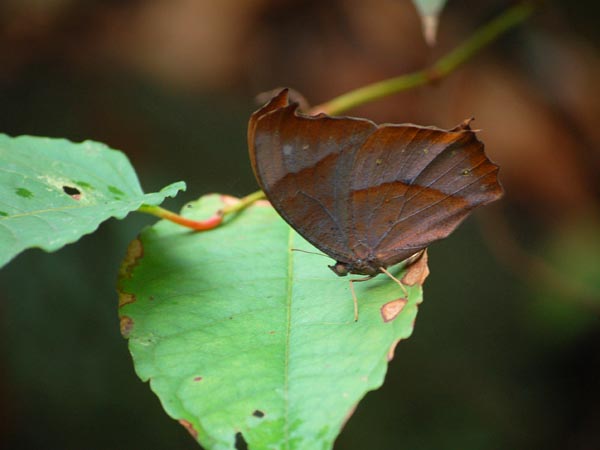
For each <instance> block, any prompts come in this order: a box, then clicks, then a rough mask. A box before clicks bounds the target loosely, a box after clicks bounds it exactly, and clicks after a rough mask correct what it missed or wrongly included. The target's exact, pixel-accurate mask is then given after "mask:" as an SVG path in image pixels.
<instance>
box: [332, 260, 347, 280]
mask: <svg viewBox="0 0 600 450" xmlns="http://www.w3.org/2000/svg"><path fill="white" fill-rule="evenodd" d="M328 267H329V268H330V269H331V270H333V271H334V273H335V274H336V275H337V276H339V277H345V276H346V275H348V266H347V265H346V264H344V263H341V262H337V263H335V265H333V266H328Z"/></svg>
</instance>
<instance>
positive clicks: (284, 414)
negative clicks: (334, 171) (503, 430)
mask: <svg viewBox="0 0 600 450" xmlns="http://www.w3.org/2000/svg"><path fill="white" fill-rule="evenodd" d="M222 206H223V204H222V199H221V197H219V196H216V195H213V196H207V197H203V198H201V199H200V200H199V201H198V202H195V203H191V204H189V205H187V207H186V208H184V210H183V212H182V214H185V215H187V216H190V217H192V218H195V219H200V218H204V217H207V216H210V215H211V214H212V213H214V211H215V210H217V209H219V208H221V207H222ZM292 249H300V250H307V251H316V250H315V249H314V248H313V247H311V246H310V245H309V244H308V243H307V242H306V241H304V240H303V239H302V238H301V237H300V236H299V235H298V234H296V233H295V232H294V231H293V230H292V229H291V228H290V227H289V226H288V225H287V224H286V223H285V222H284V221H283V220H282V219H281V218H280V217H279V216H278V215H277V213H276V212H275V211H274V210H273V209H272V208H271V207H270V206H267V205H264V204H262V205H256V204H255V205H253V206H252V207H250V208H248V209H247V210H244V211H243V212H242V213H240V214H239V215H238V217H234V218H233V219H231V220H229V221H227V223H225V224H224V225H222V226H221V227H219V228H216V229H214V230H211V231H209V232H204V233H193V232H190V231H188V230H185V229H183V228H181V227H178V226H176V225H173V224H171V223H169V222H165V221H161V222H158V223H157V224H156V225H155V226H153V227H151V228H148V229H147V230H145V231H144V232H143V233H142V234H141V236H140V238H139V240H135V241H133V242H132V244H131V245H130V248H129V250H128V254H127V257H126V259H125V261H124V263H123V265H122V268H121V274H120V281H119V291H120V301H119V303H120V310H119V311H120V319H121V331H122V333H123V335H124V336H125V337H128V338H129V349H130V351H131V354H132V356H133V361H134V364H135V369H136V372H137V374H138V375H139V377H140V378H141V379H142V380H144V381H148V380H149V381H150V387H151V389H152V390H153V391H154V392H155V393H156V394H157V395H158V397H159V398H160V400H161V402H162V405H163V407H164V409H165V410H166V412H167V413H168V414H169V415H170V416H171V417H173V418H175V419H177V420H179V421H180V423H182V424H183V425H184V426H185V427H186V428H187V429H188V430H189V431H190V432H191V433H192V435H194V436H196V437H197V439H198V441H199V442H200V443H201V444H202V445H203V446H205V447H206V448H208V449H233V448H234V441H235V436H236V434H237V433H241V434H242V436H243V438H244V439H245V441H246V442H247V443H248V445H249V448H257V449H262V448H277V449H280V448H281V449H307V448H310V449H325V448H330V447H331V446H332V445H333V441H334V439H335V438H336V436H337V435H338V434H339V432H340V430H341V427H342V426H343V424H344V423H345V421H346V420H347V419H348V417H349V416H350V415H351V414H352V411H353V409H354V407H355V406H356V404H357V403H358V401H359V400H360V399H361V398H362V397H363V396H364V395H365V394H366V392H368V391H370V390H373V389H376V388H377V387H379V386H380V385H381V384H382V382H383V379H384V375H385V372H386V369H387V362H388V357H389V355H390V353H391V352H393V348H394V346H395V345H396V343H397V342H398V341H399V340H400V339H405V338H407V337H408V336H409V335H410V334H411V332H412V329H413V322H414V320H415V317H416V314H417V305H418V304H419V303H420V302H421V300H422V291H421V287H420V286H419V285H418V284H415V285H414V286H411V287H408V290H409V299H408V302H407V303H405V304H404V301H403V300H398V301H397V302H396V304H397V303H398V302H400V303H402V304H404V308H403V309H402V310H401V312H400V313H399V315H398V316H397V317H395V319H393V320H390V321H388V322H387V323H386V322H384V320H383V318H382V313H381V307H382V305H384V304H385V303H387V302H390V301H391V300H395V299H399V297H403V292H402V290H401V289H400V287H399V286H398V285H397V284H396V283H395V282H393V281H392V280H390V279H389V278H387V277H384V276H379V277H377V278H375V279H373V280H369V281H367V282H364V283H356V284H355V286H356V293H357V297H358V302H359V320H358V322H355V321H354V315H353V302H352V296H351V293H350V289H349V283H348V278H340V277H337V276H335V274H334V273H332V271H331V270H329V269H328V268H327V264H331V260H327V259H326V258H323V257H322V256H320V255H314V254H307V253H303V252H298V251H291V250H292ZM393 273H395V274H396V275H397V276H400V277H401V276H403V274H402V273H399V272H398V271H394V272H393ZM390 407H393V406H392V405H390Z"/></svg>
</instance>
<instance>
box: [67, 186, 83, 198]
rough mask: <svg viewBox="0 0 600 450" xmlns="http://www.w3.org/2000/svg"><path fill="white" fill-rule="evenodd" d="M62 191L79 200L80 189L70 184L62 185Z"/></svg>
mask: <svg viewBox="0 0 600 450" xmlns="http://www.w3.org/2000/svg"><path fill="white" fill-rule="evenodd" d="M63 192H64V193H65V194H67V195H70V196H71V197H73V198H74V199H75V200H79V199H80V198H81V191H80V190H79V189H77V188H76V187H72V186H63Z"/></svg>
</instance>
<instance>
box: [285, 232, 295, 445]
mask: <svg viewBox="0 0 600 450" xmlns="http://www.w3.org/2000/svg"><path fill="white" fill-rule="evenodd" d="M288 233H289V234H288V274H287V278H286V282H287V299H286V302H287V313H286V314H287V316H286V330H285V368H284V382H283V383H284V384H283V401H284V442H285V448H286V449H289V448H290V447H289V442H290V439H289V437H290V417H289V412H290V401H289V374H290V336H291V330H292V291H293V288H294V284H293V282H292V280H293V276H294V260H293V258H292V254H293V252H292V251H291V249H292V243H293V240H294V231H293V230H292V228H291V227H290V228H289V231H288Z"/></svg>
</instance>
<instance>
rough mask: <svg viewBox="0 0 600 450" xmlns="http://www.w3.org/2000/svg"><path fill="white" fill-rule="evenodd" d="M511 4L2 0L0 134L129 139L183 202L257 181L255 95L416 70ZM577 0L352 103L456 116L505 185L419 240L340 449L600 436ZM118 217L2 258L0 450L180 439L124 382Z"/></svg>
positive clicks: (543, 443) (589, 24)
mask: <svg viewBox="0 0 600 450" xmlns="http://www.w3.org/2000/svg"><path fill="white" fill-rule="evenodd" d="M510 4H511V3H510V2H507V1H485V2H481V1H475V0H471V1H460V2H459V1H455V0H450V1H449V4H448V5H447V7H446V9H445V10H444V13H443V15H442V18H441V25H440V30H439V43H438V45H437V46H436V47H435V48H433V49H430V48H428V47H427V46H426V45H425V43H424V42H423V38H422V35H421V30H420V28H419V20H418V17H417V15H416V13H415V10H414V7H413V6H412V4H411V3H410V2H409V1H408V0H372V1H364V0H331V1H320V0H302V1H301V0H220V1H217V2H215V1H209V0H162V1H160V0H156V1H147V0H127V1H125V0H122V1H116V0H113V1H108V0H105V1H100V0H53V1H50V0H48V1H46V2H38V1H34V0H3V1H2V2H1V3H0V55H1V58H0V61H1V62H0V131H2V132H5V133H7V134H10V135H19V134H33V135H43V136H56V137H67V138H69V139H72V140H75V141H79V140H83V139H95V140H99V141H102V142H105V143H107V144H108V145H110V146H111V147H113V148H117V149H120V150H122V151H124V152H125V153H126V154H127V155H128V156H129V158H130V159H131V161H132V163H133V165H134V166H135V168H136V170H137V171H138V174H139V177H140V179H141V181H142V185H143V186H144V189H145V190H146V191H147V192H151V191H153V190H156V189H159V188H161V187H162V186H164V185H165V184H167V183H170V182H173V181H177V180H185V181H186V182H187V184H188V191H187V192H186V193H183V194H180V195H179V196H178V197H177V198H176V199H174V200H169V201H168V202H167V203H166V206H167V207H170V208H171V209H178V208H179V206H180V205H182V204H183V203H185V202H186V201H189V200H193V199H195V198H197V197H199V196H200V195H202V194H205V193H208V192H213V191H217V192H224V193H228V194H233V195H244V194H247V193H250V192H252V191H254V190H256V189H257V186H256V183H255V181H254V179H253V176H252V173H251V170H250V167H249V164H248V160H247V156H246V152H247V150H246V143H245V140H246V137H245V133H246V122H247V119H248V116H249V114H250V113H251V112H252V111H253V110H254V109H255V108H256V106H257V105H256V103H255V101H254V97H255V95H256V94H258V93H259V92H261V91H265V90H269V89H273V88H275V87H278V86H290V87H293V88H295V89H297V90H299V91H300V92H302V93H303V94H304V95H305V96H306V98H307V99H308V100H309V101H310V102H311V103H312V104H318V103H320V102H323V101H326V100H328V99H331V98H333V97H334V96H336V95H339V94H342V93H344V92H346V91H348V90H350V89H352V88H356V87H360V86H362V85H365V84H367V83H369V82H373V81H377V80H380V79H384V78H387V77H390V76H395V75H399V74H402V73H406V72H409V71H412V70H417V69H420V68H422V67H424V66H426V65H428V64H430V63H432V62H433V61H435V60H436V59H437V58H438V57H439V56H440V55H443V54H444V53H445V52H447V51H448V50H449V49H451V48H452V47H453V46H454V45H456V44H457V43H459V42H460V41H461V40H463V39H465V38H466V37H468V36H469V34H470V33H471V32H472V31H473V30H474V29H475V28H476V27H477V26H479V25H481V24H483V23H485V22H486V21H487V20H489V19H490V18H492V17H494V16H495V15H496V14H498V13H499V12H501V11H502V10H503V9H505V8H506V7H507V6H509V5H510ZM595 4H596V2H594V1H591V0H589V1H579V2H566V1H565V2H562V1H548V2H545V3H544V5H543V6H542V7H541V8H540V9H539V11H538V13H537V14H536V15H535V17H533V18H532V19H530V20H529V21H527V22H526V23H525V24H524V25H523V26H521V27H519V28H517V29H515V30H513V31H511V32H510V33H509V34H507V35H506V36H504V37H503V38H502V39H500V40H499V41H498V42H497V43H495V44H494V45H492V46H491V47H488V48H487V49H486V50H485V51H484V52H483V53H482V54H480V55H479V56H477V57H476V58H474V59H473V60H472V61H470V62H469V63H468V64H467V65H466V66H464V67H462V68H460V69H459V70H457V71H456V72H455V73H454V74H452V75H451V76H450V77H449V78H447V79H445V80H443V81H442V82H441V83H438V84H437V85H434V86H427V87H422V88H418V89H415V90H412V91H410V92H406V93H403V94H399V95H395V96H392V97H390V98H387V99H385V100H383V101H378V102H374V103H372V104H369V105H365V106H363V107H361V108H358V109H357V110H354V111H352V114H355V115H360V116H365V117H368V118H371V119H373V120H375V121H380V122H413V123H419V124H423V125H429V124H434V125H437V126H441V127H451V126H454V125H456V124H457V123H459V122H461V121H462V120H463V119H464V118H465V117H469V116H471V115H474V116H475V117H476V122H475V126H476V127H477V128H481V129H482V132H481V134H480V137H481V139H482V140H483V141H484V142H485V143H486V148H487V151H488V154H489V155H490V156H491V158H492V159H494V160H495V161H497V162H498V163H499V164H500V166H501V167H502V170H501V179H502V181H503V184H504V186H505V189H506V197H505V198H504V199H503V200H502V201H501V202H500V203H499V204H497V205H494V206H493V207H490V208H486V209H485V210H483V211H481V212H478V213H477V214H475V215H474V217H472V218H471V219H469V220H468V221H467V222H466V223H465V224H464V225H463V226H461V228H460V229H459V230H458V231H457V232H456V233H455V234H453V235H452V236H451V237H450V238H448V239H446V240H445V241H443V242H440V243H437V244H435V245H433V246H432V247H431V248H430V267H431V272H432V274H431V276H430V277H429V279H428V280H427V283H426V284H425V303H424V304H423V305H422V307H421V309H420V313H419V317H418V320H417V324H416V329H415V333H414V335H413V337H412V338H411V339H409V340H407V341H405V342H402V344H401V345H400V346H399V347H398V349H397V351H396V357H395V359H394V361H393V362H392V363H391V365H390V370H389V372H388V375H387V381H386V384H385V385H384V387H383V388H382V389H380V390H379V391H376V392H373V393H370V394H369V395H368V396H367V397H366V398H365V400H364V401H363V402H362V403H361V404H360V405H359V407H358V409H357V411H356V413H355V415H354V416H353V417H352V418H351V419H350V421H349V422H348V424H347V426H346V427H345V429H344V430H343V432H342V434H341V436H340V437H339V439H338V441H337V444H336V448H339V449H366V448H377V449H398V448H405V449H412V450H415V449H417V450H418V449H458V448H460V449H507V448H510V449H577V450H579V449H581V450H583V449H586V450H587V449H597V448H600V323H599V322H600V321H599V315H600V299H599V297H600V225H599V223H600V221H599V219H598V198H599V193H600V153H599V146H598V144H599V142H600V131H599V127H598V118H599V117H600V116H599V114H598V113H599V109H600V104H599V102H598V99H599V98H600V96H599V95H598V94H599V92H598V90H599V89H598V80H599V79H600V77H599V75H600V60H599V58H598V42H599V41H598V37H599V36H598V34H599V31H598V27H597V17H598V14H597V13H598V11H596V10H595V9H594V6H595ZM153 221H154V220H153V219H152V218H149V217H145V216H142V215H139V214H132V215H131V216H130V217H128V218H127V219H126V220H124V221H120V222H117V221H109V222H108V223H106V224H104V225H102V226H101V227H100V230H99V231H98V232H97V233H95V234H93V235H91V236H87V237H85V238H83V239H82V240H81V241H80V242H78V243H76V244H73V245H70V246H68V247H66V248H64V249H63V250H61V251H59V252H57V253H54V254H45V253H43V252H41V251H38V250H30V251H27V252H25V253H24V254H22V255H20V256H18V257H17V258H16V259H15V260H14V261H12V262H11V263H10V264H9V265H8V266H6V267H5V268H3V269H2V271H1V272H0V447H2V448H10V449H39V448H44V449H70V448H73V449H75V448H86V449H121V448H131V449H193V448H197V447H196V445H195V444H194V442H193V441H192V439H191V438H190V437H189V436H188V434H187V432H186V431H185V430H184V429H183V428H182V427H181V426H179V425H178V424H177V423H176V422H174V421H173V420H171V419H169V418H168V417H167V416H166V415H165V414H164V413H163V412H162V410H161V407H160V405H159V402H158V400H157V399H156V398H155V397H154V395H153V394H152V393H151V392H150V390H149V389H148V387H147V386H146V385H144V384H142V383H141V382H139V380H138V379H137V378H136V376H135V374H134V371H133V368H132V364H131V359H130V357H129V354H128V351H127V348H126V341H125V340H123V339H122V338H121V336H120V334H119V331H118V320H117V313H116V302H117V298H116V293H115V288H114V286H115V280H116V274H117V269H118V266H119V263H120V260H121V258H122V257H123V255H124V252H125V248H126V246H127V243H128V242H129V241H130V240H131V239H132V238H133V237H134V236H135V235H136V234H137V233H138V231H139V230H140V229H141V228H142V227H143V226H145V225H147V224H150V223H152V222H153Z"/></svg>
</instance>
